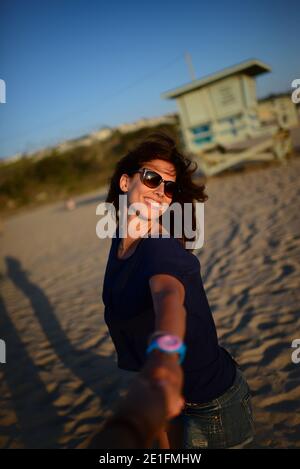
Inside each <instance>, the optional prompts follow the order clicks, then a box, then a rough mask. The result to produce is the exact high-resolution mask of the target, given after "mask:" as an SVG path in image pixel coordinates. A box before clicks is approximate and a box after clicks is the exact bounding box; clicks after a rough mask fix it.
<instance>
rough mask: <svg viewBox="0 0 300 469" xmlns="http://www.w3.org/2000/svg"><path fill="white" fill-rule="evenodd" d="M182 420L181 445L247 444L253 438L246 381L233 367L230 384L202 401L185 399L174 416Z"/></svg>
mask: <svg viewBox="0 0 300 469" xmlns="http://www.w3.org/2000/svg"><path fill="white" fill-rule="evenodd" d="M172 420H174V421H176V420H177V421H178V420H181V421H182V424H183V446H182V448H195V449H196V448H199V449H205V448H207V449H209V448H228V449H229V448H232V449H239V448H247V447H248V448H249V447H251V443H252V445H253V441H254V422H253V414H252V404H251V394H250V388H249V386H248V383H247V381H246V379H245V377H244V375H243V373H242V371H241V370H240V368H238V367H237V374H236V378H235V380H234V383H233V385H232V386H231V387H230V388H229V389H228V390H227V391H226V392H225V393H224V394H222V395H221V396H220V397H218V398H217V399H213V400H212V401H210V402H207V403H205V404H195V403H188V402H186V404H185V407H184V409H183V411H182V412H181V413H180V414H179V415H178V416H177V417H175V418H174V419H172Z"/></svg>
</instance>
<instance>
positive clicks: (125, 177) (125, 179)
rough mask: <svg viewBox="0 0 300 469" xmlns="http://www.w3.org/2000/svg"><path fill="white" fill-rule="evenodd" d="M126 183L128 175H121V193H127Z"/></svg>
mask: <svg viewBox="0 0 300 469" xmlns="http://www.w3.org/2000/svg"><path fill="white" fill-rule="evenodd" d="M128 182H129V176H128V174H122V176H121V177H120V189H121V191H122V192H128Z"/></svg>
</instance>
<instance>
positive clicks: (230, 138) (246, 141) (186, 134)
mask: <svg viewBox="0 0 300 469" xmlns="http://www.w3.org/2000/svg"><path fill="white" fill-rule="evenodd" d="M270 71H271V69H270V67H269V66H268V65H266V64H264V63H263V62H261V61H260V60H256V59H251V60H247V61H245V62H242V63H240V64H237V65H234V66H232V67H228V68H226V69H224V70H221V71H219V72H217V73H214V74H212V75H209V76H207V77H204V78H201V79H199V80H193V81H192V82H190V83H187V84H186V85H183V86H180V87H178V88H175V89H173V90H170V91H167V92H165V93H163V94H162V95H161V96H162V98H165V99H176V102H177V105H178V109H179V119H180V127H181V133H182V137H183V142H184V145H185V148H186V150H187V151H188V152H189V153H190V154H192V155H194V156H195V157H196V159H197V162H198V163H199V164H200V167H201V168H202V170H203V171H204V173H206V174H215V173H217V172H220V171H222V170H223V169H227V168H228V167H230V166H232V165H234V164H237V163H240V162H241V161H243V160H245V159H246V160H249V159H259V160H262V159H265V160H266V159H272V158H274V151H275V153H276V154H275V156H277V157H278V158H283V157H284V156H285V154H286V153H287V151H288V150H289V148H290V142H287V139H288V135H287V133H285V134H284V135H283V133H280V136H278V135H276V134H277V131H278V127H277V126H276V125H272V126H269V127H265V126H262V125H261V122H260V119H259V114H258V103H257V98H256V82H255V78H256V76H258V75H261V74H263V73H267V72H270ZM275 136H276V141H273V137H275ZM278 142H279V144H278ZM274 145H275V146H274ZM269 150H271V154H267V153H268V151H269ZM197 157H198V158H197ZM199 157H200V158H199ZM198 159H199V161H198Z"/></svg>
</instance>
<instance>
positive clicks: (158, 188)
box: [155, 181, 165, 196]
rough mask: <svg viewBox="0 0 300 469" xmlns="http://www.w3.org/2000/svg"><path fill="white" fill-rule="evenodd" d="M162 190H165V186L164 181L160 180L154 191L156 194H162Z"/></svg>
mask: <svg viewBox="0 0 300 469" xmlns="http://www.w3.org/2000/svg"><path fill="white" fill-rule="evenodd" d="M164 192H165V186H164V182H163V181H162V182H161V183H160V185H159V186H158V187H156V189H155V193H156V194H158V195H161V196H163V195H164Z"/></svg>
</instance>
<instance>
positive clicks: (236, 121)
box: [218, 114, 246, 135]
mask: <svg viewBox="0 0 300 469" xmlns="http://www.w3.org/2000/svg"><path fill="white" fill-rule="evenodd" d="M218 124H219V125H218V127H219V132H218V133H219V134H220V135H226V134H231V135H239V132H240V131H242V130H244V129H245V127H246V126H245V123H244V119H243V116H242V115H241V114H237V115H235V116H231V117H226V118H225V119H219V121H218Z"/></svg>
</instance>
